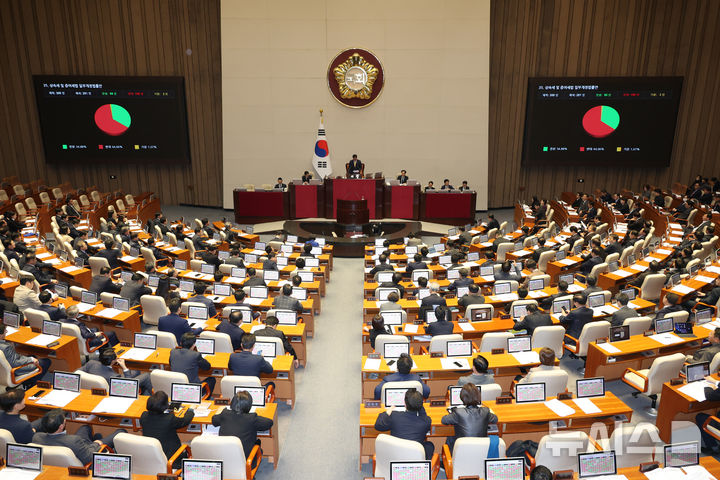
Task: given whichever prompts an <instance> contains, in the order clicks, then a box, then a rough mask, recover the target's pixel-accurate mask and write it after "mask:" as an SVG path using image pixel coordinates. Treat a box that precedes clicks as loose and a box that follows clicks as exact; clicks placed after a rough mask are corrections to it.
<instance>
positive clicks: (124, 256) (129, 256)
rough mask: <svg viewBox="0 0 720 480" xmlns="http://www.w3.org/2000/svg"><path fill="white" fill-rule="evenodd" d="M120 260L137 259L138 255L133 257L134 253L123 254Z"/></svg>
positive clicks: (130, 260) (129, 260)
mask: <svg viewBox="0 0 720 480" xmlns="http://www.w3.org/2000/svg"><path fill="white" fill-rule="evenodd" d="M120 260H122V261H123V262H132V261H134V260H136V257H133V256H132V255H123V256H122V257H120Z"/></svg>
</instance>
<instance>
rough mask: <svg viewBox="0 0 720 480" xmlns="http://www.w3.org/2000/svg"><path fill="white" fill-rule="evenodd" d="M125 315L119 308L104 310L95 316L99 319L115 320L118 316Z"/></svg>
mask: <svg viewBox="0 0 720 480" xmlns="http://www.w3.org/2000/svg"><path fill="white" fill-rule="evenodd" d="M121 313H123V311H122V310H118V309H117V308H103V309H102V310H100V311H99V312H97V313H96V314H95V315H97V316H98V317H105V318H115V317H117V316H118V315H120V314H121Z"/></svg>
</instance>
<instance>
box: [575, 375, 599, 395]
mask: <svg viewBox="0 0 720 480" xmlns="http://www.w3.org/2000/svg"><path fill="white" fill-rule="evenodd" d="M575 391H576V392H577V397H578V398H589V397H602V396H604V395H605V378H604V377H594V378H580V379H578V380H576V381H575Z"/></svg>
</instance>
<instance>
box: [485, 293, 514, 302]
mask: <svg viewBox="0 0 720 480" xmlns="http://www.w3.org/2000/svg"><path fill="white" fill-rule="evenodd" d="M490 298H491V299H492V301H494V302H514V301H515V300H517V299H518V296H517V293H501V294H499V295H491V296H490Z"/></svg>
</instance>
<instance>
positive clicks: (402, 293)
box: [379, 272, 405, 298]
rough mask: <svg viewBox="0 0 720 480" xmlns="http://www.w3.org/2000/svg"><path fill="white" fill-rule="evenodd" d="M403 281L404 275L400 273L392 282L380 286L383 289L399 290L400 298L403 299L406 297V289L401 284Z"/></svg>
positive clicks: (393, 277)
mask: <svg viewBox="0 0 720 480" xmlns="http://www.w3.org/2000/svg"><path fill="white" fill-rule="evenodd" d="M401 281H402V274H401V273H400V272H395V273H393V275H392V280H391V281H389V282H383V283H381V284H380V285H379V286H380V287H383V288H397V289H398V291H399V292H400V298H403V297H404V296H405V287H404V286H402V285H401V284H400V282H401Z"/></svg>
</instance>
